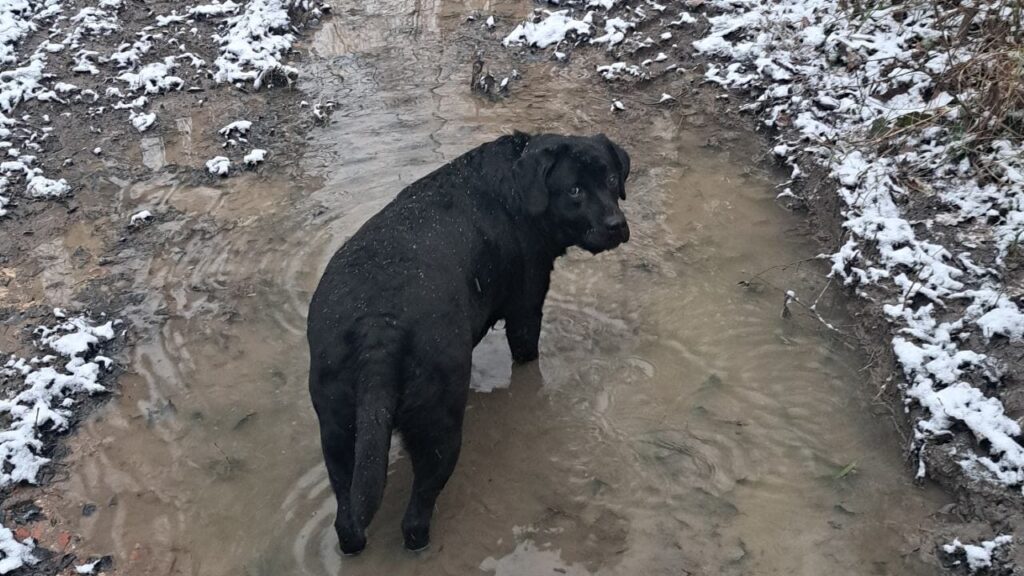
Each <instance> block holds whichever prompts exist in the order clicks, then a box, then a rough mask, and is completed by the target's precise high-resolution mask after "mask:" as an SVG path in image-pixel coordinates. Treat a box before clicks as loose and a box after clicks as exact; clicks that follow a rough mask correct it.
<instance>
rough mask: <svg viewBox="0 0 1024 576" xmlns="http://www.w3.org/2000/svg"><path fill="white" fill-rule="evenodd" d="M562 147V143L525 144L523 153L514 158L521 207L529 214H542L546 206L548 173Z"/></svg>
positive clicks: (548, 193) (548, 192)
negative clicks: (535, 145) (516, 158)
mask: <svg viewBox="0 0 1024 576" xmlns="http://www.w3.org/2000/svg"><path fill="white" fill-rule="evenodd" d="M531 144H532V142H531ZM562 149H563V145H562V144H557V143H553V144H546V145H539V146H537V147H535V148H534V147H533V146H531V145H527V147H526V150H525V151H524V152H523V155H522V156H520V157H519V159H518V160H516V163H515V167H514V172H515V180H516V187H517V188H518V192H519V197H520V199H521V200H522V202H523V207H524V208H525V209H526V212H527V213H528V214H530V215H531V216H539V215H541V214H543V213H544V210H546V209H547V207H548V197H549V196H550V191H549V190H548V175H549V174H551V169H552V168H554V167H555V164H556V163H557V162H558V157H559V155H560V154H561V153H562Z"/></svg>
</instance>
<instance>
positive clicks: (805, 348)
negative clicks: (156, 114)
mask: <svg viewBox="0 0 1024 576" xmlns="http://www.w3.org/2000/svg"><path fill="white" fill-rule="evenodd" d="M530 6H531V4H530V3H527V2H523V3H521V4H520V3H514V2H511V3H502V4H500V5H494V6H492V5H491V3H490V2H487V1H485V0H478V1H474V2H464V3H459V2H443V3H442V2H440V1H433V2H431V1H422V2H421V1H415V2H414V1H411V0H409V1H402V0H390V1H387V2H368V3H362V2H360V3H357V2H353V1H351V0H349V1H339V2H336V3H335V13H336V16H335V18H334V19H333V20H332V21H329V22H328V23H327V24H326V27H325V29H324V30H322V31H321V32H320V33H319V34H318V36H317V38H316V41H315V43H314V46H313V52H314V55H313V57H312V58H311V59H310V62H309V63H308V67H309V69H310V74H309V75H308V76H309V77H312V78H315V79H316V80H315V81H317V82H321V83H324V84H325V85H326V87H327V88H328V89H329V91H330V92H331V93H333V94H334V99H335V100H336V101H337V102H338V111H337V112H336V113H335V116H334V120H335V121H334V123H333V124H331V125H330V126H329V127H326V128H324V129H323V130H322V131H320V132H319V133H317V134H314V135H313V140H312V141H311V145H310V147H309V149H310V151H309V152H308V155H307V156H306V157H305V158H303V159H302V160H301V162H299V163H297V164H296V166H295V167H294V168H293V170H292V171H291V173H290V174H277V175H270V176H266V177H256V176H251V175H250V176H244V177H234V178H231V179H228V180H226V181H224V182H223V183H221V184H220V185H217V186H215V187H195V186H188V185H185V184H183V183H181V182H179V181H177V180H176V179H175V177H174V176H172V175H166V174H164V175H158V176H155V177H154V178H153V179H152V180H151V181H149V182H146V183H144V184H142V185H135V186H125V187H124V188H123V190H122V191H121V194H120V207H119V208H120V210H121V211H123V212H125V213H130V212H131V210H132V209H133V208H135V207H137V206H145V207H157V208H158V209H159V210H160V211H161V213H164V214H173V215H175V216H174V217H167V218H164V219H163V220H162V223H159V224H156V225H157V226H160V227H161V232H162V233H164V234H166V237H167V238H168V240H167V241H166V243H165V244H164V245H163V246H162V247H161V248H160V249H159V250H158V251H157V253H156V256H155V257H154V258H152V260H148V261H145V262H140V263H137V264H136V265H135V268H134V269H133V274H134V275H135V279H134V281H135V282H136V284H137V285H141V286H149V287H151V289H150V291H149V292H148V293H147V294H146V296H145V297H143V298H141V299H140V304H139V306H138V309H137V310H136V311H135V312H136V313H137V314H138V316H139V317H140V318H144V319H146V322H147V323H146V324H145V325H143V326H139V329H140V331H141V334H142V338H141V341H140V342H139V343H138V345H137V347H136V348H135V353H134V358H133V363H132V366H131V373H130V374H128V375H127V376H126V377H125V378H124V379H123V393H122V395H121V396H119V397H118V398H116V399H115V400H114V401H112V402H111V403H110V404H109V405H108V406H106V407H105V408H104V409H102V410H101V411H100V412H99V414H97V415H96V417H95V418H93V419H91V420H90V421H89V422H87V423H86V424H85V425H84V427H83V430H82V433H81V434H80V435H79V436H78V437H77V439H76V440H75V441H74V442H75V444H76V447H75V452H74V454H75V456H74V459H73V461H72V465H71V467H70V469H69V474H70V477H69V479H68V480H67V481H66V482H65V483H64V485H61V486H59V489H58V490H55V491H54V492H53V493H52V496H53V498H55V499H56V502H57V504H56V505H57V506H59V507H60V508H62V509H63V510H64V511H65V515H66V516H67V517H68V518H72V519H73V520H72V521H73V522H77V523H78V525H77V526H75V527H74V528H75V529H76V530H77V531H78V532H79V533H81V534H82V535H83V537H84V541H85V542H86V546H87V547H88V548H89V549H90V550H92V551H95V552H98V553H112V554H113V555H114V557H115V561H116V563H117V565H118V566H119V568H120V569H121V571H122V572H123V573H126V574H130V573H134V574H142V573H144V574H153V575H158V574H160V575H162V574H182V575H203V576H211V575H228V574H246V575H261V576H265V575H281V574H303V575H307V574H308V575H325V574H331V575H334V574H357V575H375V576H376V575H380V576H384V575H387V576H391V575H400V574H423V575H437V574H453V575H464V574H478V573H482V574H491V573H493V574H497V575H535V574H536V575H540V574H572V575H589V574H622V575H632V574H652V575H653V574H673V575H679V574H750V575H773V574H799V575H808V576H810V575H814V576H818V575H821V574H903V575H912V574H928V573H931V570H930V569H929V568H928V567H927V566H925V565H923V564H921V561H920V557H921V556H927V551H925V552H921V553H918V552H917V550H916V544H915V542H914V540H915V538H914V536H915V534H916V533H917V532H916V529H917V527H918V526H919V525H921V524H923V523H925V522H926V521H927V517H928V516H929V515H930V514H932V513H934V512H935V511H936V510H937V509H938V508H939V507H941V506H942V505H943V504H944V503H945V502H944V501H943V500H942V497H941V496H940V495H937V494H936V493H933V492H930V491H926V490H922V489H919V488H916V487H914V486H912V485H911V483H910V482H909V478H908V474H907V472H906V469H905V467H904V464H903V462H902V461H901V459H900V455H899V454H898V452H897V450H896V448H895V447H894V446H896V443H895V442H894V441H893V439H892V438H891V436H890V425H889V424H888V422H887V420H884V419H882V418H879V417H877V416H872V415H871V413H870V410H869V400H870V399H869V398H867V397H866V396H865V391H864V389H863V388H864V387H863V386H862V378H863V377H862V375H861V374H860V373H858V370H859V369H860V368H861V367H862V366H863V364H865V361H864V360H863V359H862V358H860V357H859V356H858V355H857V354H855V353H853V352H851V351H850V350H849V349H848V348H847V347H845V346H843V345H842V344H840V343H839V342H837V341H835V340H833V339H831V338H829V336H828V335H827V334H824V333H822V332H821V330H819V329H818V327H816V326H815V325H814V324H813V323H810V322H802V321H800V320H799V319H796V320H794V319H790V320H783V319H781V318H780V315H779V305H780V303H781V295H780V294H779V293H778V292H776V291H774V290H764V291H755V290H750V289H746V288H743V287H740V286H738V285H737V282H738V281H740V280H743V279H745V278H748V277H749V276H751V274H753V273H756V272H757V271H759V270H762V269H764V268H767V267H769V266H771V265H773V264H780V263H785V262H790V261H794V260H798V259H800V258H804V257H807V256H809V255H813V253H814V252H815V246H814V245H813V243H812V242H811V241H810V240H809V239H808V238H806V237H804V236H803V235H801V234H799V233H796V232H795V230H797V229H798V224H799V222H798V219H797V218H796V217H794V216H792V215H789V214H787V213H786V212H784V211H783V210H781V209H779V208H778V207H777V205H776V204H775V203H774V201H773V197H774V194H775V192H774V190H773V185H774V180H773V179H772V178H771V177H770V176H769V175H768V174H763V173H760V172H759V171H757V170H756V169H753V168H752V166H754V165H756V163H755V162H753V161H752V160H751V159H752V158H753V157H754V156H755V155H756V153H757V145H758V144H757V140H756V139H754V138H752V137H746V136H744V137H742V138H740V139H737V140H735V141H733V142H731V143H728V144H727V145H726V146H725V147H724V148H718V147H706V146H703V144H704V143H705V142H706V141H707V138H708V135H709V134H706V133H703V132H701V131H699V130H697V129H693V128H686V127H684V128H683V129H682V130H680V129H678V120H677V119H674V118H673V116H672V115H671V113H669V112H666V111H663V110H661V109H654V108H651V109H650V110H648V111H645V113H644V114H643V115H636V116H633V117H631V118H630V119H629V120H628V121H623V120H618V121H617V120H614V119H612V117H611V115H610V114H609V112H608V104H607V100H606V99H605V98H604V97H601V96H596V95H595V94H596V93H591V92H589V90H592V89H593V88H592V86H594V85H596V83H594V84H592V83H591V82H590V81H589V80H586V79H584V80H582V81H581V80H580V78H578V77H577V76H585V75H589V74H590V72H589V69H588V68H587V67H585V66H576V67H568V68H562V67H555V66H552V65H551V64H548V63H546V62H539V63H537V64H535V65H533V66H532V67H531V68H530V69H529V71H528V72H529V75H528V77H527V79H526V80H525V81H523V82H522V83H520V84H519V85H517V92H516V95H515V97H514V98H512V99H510V100H508V101H506V102H504V103H500V104H492V103H489V102H484V101H482V100H479V99H476V98H474V97H473V96H471V95H470V94H469V91H468V90H467V87H466V84H467V82H466V75H467V71H468V63H469V60H468V55H469V54H471V53H472V49H473V46H471V45H470V44H471V43H470V42H467V41H465V40H464V39H462V38H460V35H461V34H462V33H461V32H460V30H464V28H463V27H461V26H462V24H461V23H462V20H463V18H464V16H465V15H466V14H467V13H469V12H470V11H471V10H474V9H475V10H484V11H494V12H496V13H497V14H498V17H499V20H504V21H505V22H506V23H507V22H510V21H512V20H513V18H514V17H516V15H521V14H524V13H525V12H526V10H527V9H528V8H529V7H530ZM342 78H343V80H342ZM588 87H590V88H588ZM186 120H188V119H183V120H182V121H179V122H178V125H179V126H180V127H183V129H182V130H181V131H180V134H181V137H180V139H179V141H167V142H147V143H145V146H144V147H143V150H142V151H141V154H142V155H143V157H144V158H146V161H147V165H148V164H152V167H154V169H159V168H160V167H162V166H163V164H164V163H165V162H167V156H168V155H176V156H178V157H188V156H190V155H191V152H189V151H188V147H189V145H190V138H191V136H190V131H189V130H187V128H188V126H189V125H190V122H191V120H189V121H187V122H186ZM197 121H198V120H197ZM513 128H518V129H523V130H549V131H567V132H583V133H592V132H597V131H605V132H607V133H609V134H610V135H611V136H613V137H614V138H616V139H618V140H620V141H621V142H623V143H624V144H625V145H626V147H627V148H628V149H629V150H630V152H631V154H632V157H633V163H634V166H635V172H634V176H633V177H632V178H631V188H630V197H629V199H628V200H627V202H626V203H625V209H626V211H627V215H628V217H629V218H630V220H631V225H632V228H633V231H634V237H633V238H634V239H633V240H632V241H631V242H630V243H629V244H628V245H626V246H624V247H623V248H621V249H620V250H618V251H615V252H612V253H609V254H605V255H601V256H599V257H591V256H587V255H584V254H582V253H572V254H571V255H570V256H569V257H567V258H565V259H563V260H562V261H560V263H559V265H558V267H557V269H556V273H555V276H554V278H553V282H552V284H553V289H552V292H551V294H550V296H549V299H548V303H547V308H546V316H545V324H544V331H543V336H542V340H541V354H542V359H541V361H540V363H539V365H533V366H529V367H524V368H517V369H516V370H512V369H510V360H509V357H508V353H507V351H506V350H505V347H504V343H503V338H502V337H501V334H498V333H492V334H491V335H489V336H488V338H486V339H485V341H484V342H483V343H482V344H481V346H480V347H479V348H478V350H477V352H476V355H475V359H476V362H475V371H474V387H475V388H476V389H478V390H480V392H479V393H475V394H473V395H472V396H471V399H470V406H469V411H468V416H467V421H466V432H465V434H464V438H465V445H464V448H463V451H462V458H461V461H460V463H459V466H458V468H457V470H456V473H455V475H454V477H453V478H452V481H451V482H450V484H449V486H448V488H447V489H446V490H445V492H444V493H443V495H442V496H441V498H440V500H439V509H438V512H437V514H436V516H435V518H436V519H435V522H434V530H433V547H432V548H431V550H429V551H428V552H426V553H424V554H420V555H412V554H410V553H407V552H405V551H404V550H402V548H401V535H400V532H399V524H400V519H401V512H402V507H403V505H404V503H405V499H406V496H407V495H408V490H409V482H410V470H409V467H408V464H407V462H406V461H405V460H404V459H403V458H402V456H401V454H400V453H399V452H397V451H396V452H395V454H394V459H395V462H394V464H393V466H392V470H391V473H390V484H389V488H388V491H387V495H386V498H385V502H384V505H383V507H382V510H381V512H380V514H379V515H378V517H377V519H376V520H375V522H374V524H373V525H372V527H371V529H370V545H369V548H368V549H367V551H366V552H365V553H364V554H363V555H362V556H360V557H358V558H353V559H349V558H345V559H342V558H341V557H340V555H339V553H338V551H337V548H336V539H335V535H334V532H333V528H332V519H333V518H332V515H333V512H334V504H333V495H332V494H331V492H330V489H329V487H328V482H327V475H326V470H325V469H324V467H323V465H322V463H321V457H320V453H319V446H318V441H317V434H316V424H315V419H314V416H313V412H312V409H311V407H310V405H309V401H308V397H307V393H306V388H305V387H306V349H305V341H304V332H303V330H304V324H305V319H304V314H305V309H306V304H307V301H308V298H309V296H310V294H311V291H312V289H313V288H314V286H315V283H316V281H317V279H318V277H319V273H320V271H321V270H322V269H323V267H324V265H325V264H326V262H327V259H328V258H329V257H330V255H331V254H332V253H333V251H334V250H335V249H337V248H338V247H339V246H340V245H341V244H342V243H343V242H344V240H345V238H346V237H347V236H348V235H350V234H351V233H352V232H353V231H355V230H356V229H357V228H358V226H359V225H360V224H361V223H362V222H363V221H364V220H365V219H366V218H368V217H369V216H370V215H371V214H373V213H374V212H375V211H377V210H378V209H379V208H380V207H381V206H383V205H384V204H385V203H386V202H387V201H388V200H389V199H390V198H391V197H392V196H393V195H394V194H395V193H397V192H398V191H399V190H400V189H401V188H402V187H403V186H404V185H406V184H408V183H410V182H412V181H413V180H414V179H415V178H417V177H419V176H421V175H423V174H425V173H427V172H428V171H430V170H432V169H433V168H434V167H436V166H437V165H440V164H441V163H443V162H445V161H448V160H450V159H452V158H453V157H455V156H456V155H458V154H460V153H461V152H463V151H465V150H467V149H469V148H471V147H472V146H474V145H476V144H479V143H482V142H485V141H488V140H491V139H493V138H494V137H496V136H498V135H500V134H501V133H503V132H507V131H510V130H511V129H513ZM84 241H85V240H78V242H84ZM805 270H806V269H805ZM819 272H820V271H819ZM781 278H782V281H784V282H787V283H788V284H787V287H792V288H794V289H796V290H798V291H807V290H810V289H811V287H810V286H811V285H810V284H809V283H808V280H809V279H810V275H809V276H808V277H806V278H805V277H803V276H801V274H799V273H796V272H793V271H792V270H791V271H789V272H787V273H786V274H785V275H784V276H782V277H781ZM835 314H838V312H835ZM854 462H855V463H856V467H855V473H850V474H847V475H845V476H842V475H841V474H840V471H841V470H843V469H844V468H846V467H847V465H848V464H850V463H854ZM840 476H842V477H840ZM86 503H94V504H96V505H98V510H97V511H96V512H95V513H93V514H92V515H90V516H88V517H80V515H79V514H77V511H78V510H80V509H81V507H82V505H83V504H86Z"/></svg>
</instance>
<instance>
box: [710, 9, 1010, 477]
mask: <svg viewBox="0 0 1024 576" xmlns="http://www.w3.org/2000/svg"><path fill="white" fill-rule="evenodd" d="M712 4H713V6H714V8H716V9H718V10H720V11H721V12H720V13H719V14H717V15H713V16H711V17H709V18H708V20H709V23H710V24H711V28H710V32H709V34H708V35H707V36H706V37H705V38H703V39H701V40H699V41H697V42H696V43H695V44H694V46H695V47H696V48H697V49H698V50H699V51H701V52H704V53H706V54H709V55H712V56H715V57H718V58H721V59H724V60H725V63H724V64H722V65H713V66H711V67H710V68H709V70H708V71H707V74H706V77H707V78H708V79H709V80H711V81H713V82H717V83H719V84H721V85H723V86H725V87H727V88H732V89H740V90H749V91H751V92H752V93H753V96H756V98H757V105H756V107H755V109H756V110H757V111H758V112H759V113H760V114H761V115H762V117H763V119H764V123H765V124H766V125H768V126H770V127H772V128H777V129H780V130H781V131H782V134H783V136H782V138H783V140H784V142H782V143H781V144H780V145H781V148H778V147H777V148H776V154H777V155H780V156H782V157H785V158H786V159H787V160H786V161H787V162H788V163H789V164H790V165H791V166H793V167H794V173H795V174H801V173H802V172H803V171H802V170H800V169H799V163H800V162H814V163H818V164H821V165H822V166H825V167H826V168H827V169H828V170H830V171H831V173H832V175H833V176H834V178H835V179H836V181H837V182H838V184H839V194H840V196H841V198H842V201H843V204H844V205H845V210H844V217H845V223H844V228H845V230H846V240H845V242H844V243H843V245H842V246H841V248H840V249H839V250H838V251H837V252H836V253H835V254H832V255H830V256H829V259H830V260H831V262H832V276H833V277H834V278H836V279H839V280H841V281H842V282H843V283H844V284H845V285H847V286H850V287H852V288H854V289H856V290H858V291H859V292H860V293H863V294H866V292H865V291H864V288H866V287H867V286H869V285H875V286H880V287H882V288H884V289H886V291H887V292H886V293H888V294H890V295H891V296H889V297H888V298H887V299H888V301H887V302H879V304H880V305H881V306H882V307H883V309H884V312H885V314H886V315H887V316H888V318H889V319H890V320H891V321H892V323H893V326H894V329H895V331H896V332H897V333H898V336H897V337H896V338H894V340H893V351H894V352H895V355H896V357H897V359H898V361H899V363H900V365H901V366H902V368H903V371H904V372H905V374H906V378H907V384H906V386H905V397H906V399H907V402H908V405H909V406H913V405H916V406H919V407H921V408H923V409H924V410H923V417H922V418H921V419H920V420H919V421H918V423H917V425H916V427H915V448H916V452H917V454H918V457H919V472H918V474H919V475H920V476H924V475H926V474H927V460H928V453H929V452H928V450H944V449H952V448H949V447H939V446H933V445H934V444H935V440H938V439H941V438H943V437H945V436H948V435H950V434H951V430H952V427H953V426H954V425H957V424H961V425H965V426H967V428H968V429H970V430H971V431H972V432H973V433H974V436H975V437H976V439H977V440H978V441H983V442H982V443H981V446H983V448H981V449H979V451H978V452H976V453H972V452H965V453H962V454H958V455H957V456H956V457H957V460H958V461H959V462H960V463H961V465H962V466H963V467H964V469H965V470H966V471H967V472H968V473H970V474H973V475H975V476H976V477H978V478H987V479H990V480H994V481H997V482H1001V483H1004V484H1007V485H1011V486H1017V487H1020V486H1021V485H1022V484H1024V449H1022V447H1021V446H1020V444H1019V443H1018V442H1017V440H1016V438H1017V437H1018V436H1019V435H1020V433H1021V431H1020V427H1019V425H1018V424H1017V423H1016V422H1015V421H1014V420H1012V419H1010V418H1008V417H1007V416H1006V415H1005V414H1004V410H1003V407H1002V404H1001V403H1000V402H999V400H998V399H997V398H995V397H992V396H989V395H986V393H985V392H983V391H982V389H980V388H978V387H977V385H978V384H979V382H980V381H984V380H989V381H994V380H995V379H996V377H997V375H998V373H999V366H998V365H996V364H995V363H994V362H992V361H990V359H989V358H988V357H987V356H986V355H985V354H984V353H981V352H978V351H974V350H971V346H972V345H971V342H972V341H977V340H972V339H971V336H972V335H973V334H977V335H978V336H980V339H981V340H987V339H991V338H997V337H1003V338H1008V339H1010V340H1014V341H1019V340H1020V339H1021V337H1022V334H1024V314H1022V313H1021V311H1020V310H1019V308H1018V305H1017V304H1016V303H1015V301H1014V299H1013V297H1014V295H1013V294H1008V293H1006V287H1005V285H1003V283H1002V271H1001V268H1000V267H1001V264H1002V262H1004V261H1005V258H1006V257H1007V255H1008V252H1009V246H1010V245H1011V244H1012V241H1011V242H1007V241H1002V242H1000V239H1004V240H1005V239H1006V238H1014V237H1016V236H1018V235H1019V234H1020V231H1021V228H1020V226H1021V223H1022V222H1024V219H1022V218H1021V214H1022V213H1021V210H1022V209H1024V206H1022V199H1024V165H1022V162H1024V160H1022V153H1024V147H1022V146H1021V144H1020V141H1019V140H1018V141H1016V142H1012V141H1010V140H1008V139H997V140H993V141H987V142H979V141H975V140H973V135H972V134H971V133H970V132H967V133H965V132H963V131H962V130H961V129H960V127H961V125H960V123H959V120H960V119H961V118H962V114H963V110H962V109H961V108H960V107H959V106H957V105H956V103H957V102H960V101H964V100H967V99H968V98H969V95H965V94H951V93H949V92H948V91H946V90H945V88H946V86H944V85H942V84H940V83H939V81H938V79H939V78H941V77H942V75H943V73H945V72H947V71H948V70H949V68H950V67H951V66H953V65H954V64H955V62H957V61H959V60H961V59H963V58H968V57H970V55H971V54H972V50H973V51H978V50H981V49H982V48H981V47H980V46H972V45H971V44H970V43H964V44H961V45H960V47H959V48H960V53H959V54H954V56H953V57H952V58H951V57H950V55H949V53H948V52H947V51H946V46H945V45H944V44H943V43H941V42H939V41H938V39H939V38H941V37H942V35H943V34H944V33H946V32H948V30H949V29H950V28H949V26H950V23H949V22H943V21H940V15H939V14H940V13H939V12H938V11H937V10H936V9H935V8H934V6H933V5H931V4H928V5H914V4H909V5H902V6H900V7H884V6H881V5H880V6H881V7H876V9H874V10H870V11H867V12H864V13H861V14H857V15H854V14H851V13H847V12H845V11H843V10H841V9H840V8H839V7H838V6H837V5H836V3H834V2H828V1H825V0H783V1H781V2H762V1H752V2H744V3H735V2H731V1H727V0H716V1H714V2H712ZM997 4H999V3H998V2H992V3H988V4H986V5H987V6H988V7H989V9H993V7H994V6H996V5H997ZM961 25H966V24H964V23H963V22H962V21H958V22H956V26H955V27H954V29H956V28H957V27H959V26H961ZM929 45H930V46H932V48H927V47H928V46H929ZM922 63H923V66H921V65H920V64H922ZM918 128H919V129H918ZM780 152H781V154H780ZM915 195H917V196H922V195H929V196H932V197H934V198H936V200H937V201H938V202H937V203H938V205H939V206H938V207H937V208H936V209H935V210H934V212H933V213H928V214H925V215H923V216H922V215H917V216H914V217H911V216H910V215H908V214H906V213H904V208H903V205H905V204H906V203H907V199H910V198H913V197H914V196H915ZM990 218H995V220H997V221H996V222H995V223H994V225H989V223H988V219H990ZM950 225H952V226H953V227H954V228H953V230H952V232H953V233H952V236H951V237H949V240H947V241H946V242H945V243H940V242H939V241H938V240H936V239H935V238H936V237H937V235H933V234H930V233H929V231H930V230H931V229H932V228H934V227H938V226H950ZM950 240H951V241H950ZM981 246H992V247H994V248H995V250H994V251H993V252H994V253H993V254H992V256H991V260H990V261H988V262H984V261H981V262H980V263H976V262H975V261H976V260H978V259H979V258H984V253H972V250H971V248H976V247H981ZM957 305H960V306H957ZM969 376H970V377H969Z"/></svg>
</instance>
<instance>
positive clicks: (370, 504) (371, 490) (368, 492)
mask: <svg viewBox="0 0 1024 576" xmlns="http://www.w3.org/2000/svg"><path fill="white" fill-rule="evenodd" d="M381 344H382V345H380V346H372V345H371V346H367V347H366V348H365V349H364V350H365V351H364V352H363V355H362V358H360V360H361V362H360V364H361V369H360V371H359V379H358V383H357V384H356V441H355V454H354V456H355V460H354V464H355V465H354V466H353V470H352V486H351V489H350V491H349V496H350V498H351V510H352V520H353V521H354V523H355V525H356V526H357V527H358V530H360V531H363V530H365V529H366V527H367V526H368V525H369V524H370V521H371V520H373V515H374V514H376V512H377V508H378V507H379V506H380V502H381V499H382V498H383V496H384V483H385V480H386V478H387V473H388V452H389V451H390V448H391V430H392V428H393V421H394V414H395V407H396V404H397V396H398V394H397V391H398V389H399V383H398V382H397V379H398V378H399V376H400V374H399V366H400V364H401V361H400V358H401V356H400V355H399V354H398V350H394V349H393V346H394V342H393V341H392V343H391V345H390V346H388V345H383V343H381Z"/></svg>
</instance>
